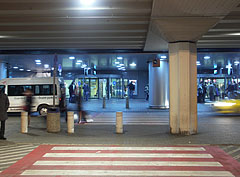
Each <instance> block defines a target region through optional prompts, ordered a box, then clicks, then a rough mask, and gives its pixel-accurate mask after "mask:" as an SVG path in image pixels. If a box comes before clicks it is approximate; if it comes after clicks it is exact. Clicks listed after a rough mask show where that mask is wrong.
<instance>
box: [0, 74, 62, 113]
mask: <svg viewBox="0 0 240 177" xmlns="http://www.w3.org/2000/svg"><path fill="white" fill-rule="evenodd" d="M55 83H56V85H55V106H57V107H60V109H61V110H63V109H65V107H66V103H65V86H64V82H63V80H62V79H61V78H56V80H55ZM0 88H2V89H4V92H5V93H6V94H7V95H8V98H9V102H10V107H9V109H8V112H21V111H22V110H23V107H24V104H25V96H24V92H25V91H26V90H31V91H32V93H33V103H32V112H36V111H38V112H39V114H40V115H43V116H44V115H46V114H47V111H48V108H49V107H52V106H53V78H52V77H48V78H7V79H3V80H0Z"/></svg>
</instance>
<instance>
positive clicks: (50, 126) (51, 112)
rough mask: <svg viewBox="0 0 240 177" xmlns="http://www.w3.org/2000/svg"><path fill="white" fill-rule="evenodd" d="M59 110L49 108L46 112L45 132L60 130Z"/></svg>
mask: <svg viewBox="0 0 240 177" xmlns="http://www.w3.org/2000/svg"><path fill="white" fill-rule="evenodd" d="M60 129H61V126H60V111H59V108H49V109H48V113H47V132H49V133H58V132H60Z"/></svg>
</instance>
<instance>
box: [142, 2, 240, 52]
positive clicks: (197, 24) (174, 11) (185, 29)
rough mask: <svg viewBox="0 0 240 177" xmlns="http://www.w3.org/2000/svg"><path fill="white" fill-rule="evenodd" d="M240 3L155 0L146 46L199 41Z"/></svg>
mask: <svg viewBox="0 0 240 177" xmlns="http://www.w3.org/2000/svg"><path fill="white" fill-rule="evenodd" d="M239 3H240V1H239V0H228V1H226V0H181V1H179V0H170V1H169V0H154V1H153V9H152V15H151V22H150V26H149V32H148V36H147V41H146V45H145V48H144V49H145V51H149V50H150V51H153V50H157V51H158V50H167V48H168V47H167V44H168V43H167V42H177V41H190V42H197V41H198V40H199V39H200V38H201V37H202V36H204V34H206V33H207V32H208V31H209V30H210V31H211V28H213V29H214V27H215V26H216V24H217V23H218V22H221V20H222V19H224V18H225V17H226V16H227V15H228V14H229V13H230V12H231V11H232V10H233V9H235V8H236V7H237V6H238V5H239ZM239 18H240V17H239ZM201 42H202V43H204V42H206V41H204V40H202V41H201V40H200V43H201Z"/></svg>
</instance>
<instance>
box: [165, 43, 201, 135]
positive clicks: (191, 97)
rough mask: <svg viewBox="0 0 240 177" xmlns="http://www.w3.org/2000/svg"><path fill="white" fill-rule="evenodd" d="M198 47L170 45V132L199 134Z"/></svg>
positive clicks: (186, 44) (185, 44) (187, 44)
mask: <svg viewBox="0 0 240 177" xmlns="http://www.w3.org/2000/svg"><path fill="white" fill-rule="evenodd" d="M196 61H197V47H196V44H195V43H189V42H179V43H171V44H169V77H170V132H171V133H172V134H182V135H192V134H196V133H197V66H196Z"/></svg>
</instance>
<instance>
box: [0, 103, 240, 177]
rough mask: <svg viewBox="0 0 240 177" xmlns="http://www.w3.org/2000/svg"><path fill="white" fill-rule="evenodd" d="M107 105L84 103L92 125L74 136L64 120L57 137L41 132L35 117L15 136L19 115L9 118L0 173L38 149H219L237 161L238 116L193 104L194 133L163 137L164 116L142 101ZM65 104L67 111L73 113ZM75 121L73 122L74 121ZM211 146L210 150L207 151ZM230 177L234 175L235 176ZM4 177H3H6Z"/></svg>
mask: <svg viewBox="0 0 240 177" xmlns="http://www.w3.org/2000/svg"><path fill="white" fill-rule="evenodd" d="M124 103H125V100H108V101H107V106H106V109H102V108H101V107H102V101H101V100H91V101H90V102H84V105H83V107H84V109H85V110H87V112H88V113H89V114H90V115H91V118H92V119H93V122H92V123H87V124H81V125H79V124H75V133H74V134H68V133H67V126H66V122H65V117H64V116H62V118H61V132H60V133H56V134H55V133H47V132H46V119H45V118H44V117H39V116H37V114H35V116H34V117H33V118H32V122H31V126H30V128H29V132H28V134H21V133H20V124H21V122H20V116H19V115H15V114H13V115H12V114H11V115H10V116H9V120H8V121H7V127H6V137H7V138H8V140H7V141H0V155H1V158H0V171H1V170H3V169H6V168H7V167H8V166H10V165H11V164H12V163H15V162H16V161H18V160H19V159H20V158H22V157H24V156H25V155H26V154H27V153H28V152H31V151H32V150H33V149H35V148H36V147H37V146H38V145H41V144H56V145H57V144H68V145H72V144H76V145H81V146H86V145H97V144H98V145H102V144H104V145H111V146H112V145H114V146H116V145H121V146H130V147H132V146H140V147H146V146H173V145H174V146H176V145H177V146H179V145H182V146H193V145H197V146H204V147H205V146H209V145H213V146H214V147H216V146H219V147H220V148H221V149H223V150H224V151H225V152H226V153H228V154H229V155H230V156H232V157H233V158H234V159H236V160H237V161H240V136H239V134H240V129H239V127H240V116H239V115H221V114H216V113H214V112H212V110H211V107H210V106H209V104H207V105H204V104H199V105H198V120H199V121H198V123H199V124H198V134H197V135H193V136H177V135H170V134H169V125H168V124H169V111H168V110H152V109H148V105H147V102H146V101H145V100H130V109H125V107H124V106H125V105H124ZM75 109H76V107H75V105H73V104H72V105H69V110H73V111H74V110H75ZM116 111H123V117H124V134H122V135H119V134H116V133H115V114H116ZM75 118H76V120H75V121H76V122H77V117H75ZM211 147H212V146H211ZM235 176H236V175H235ZM6 177H8V176H6Z"/></svg>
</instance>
